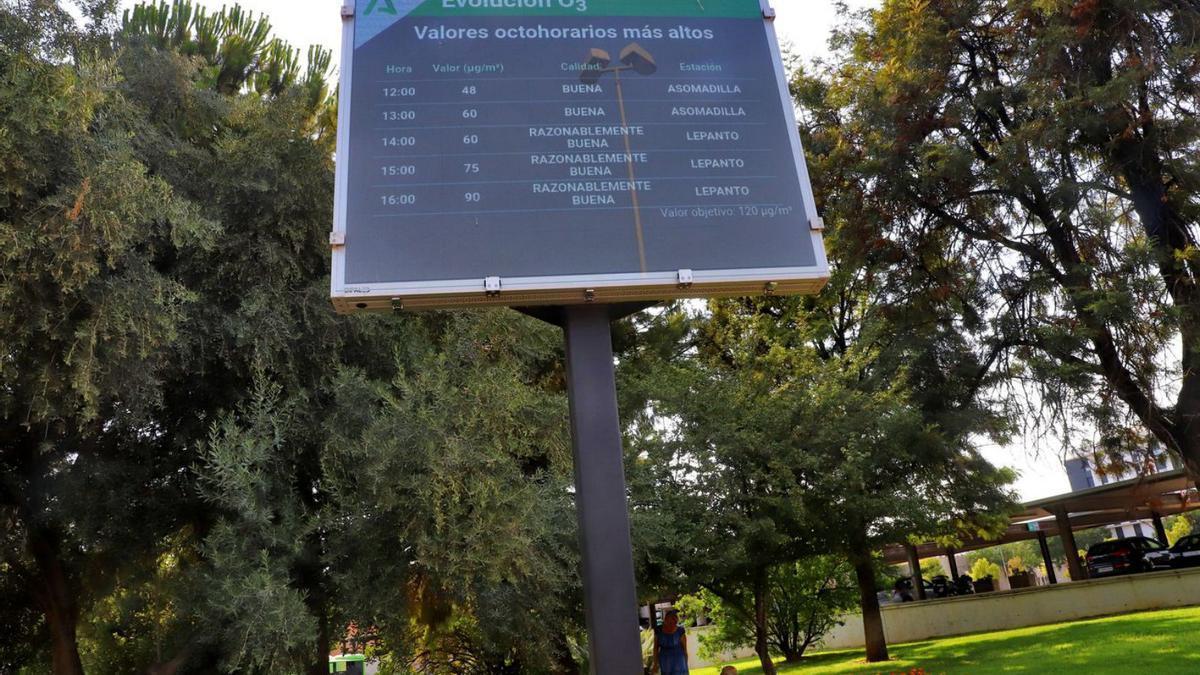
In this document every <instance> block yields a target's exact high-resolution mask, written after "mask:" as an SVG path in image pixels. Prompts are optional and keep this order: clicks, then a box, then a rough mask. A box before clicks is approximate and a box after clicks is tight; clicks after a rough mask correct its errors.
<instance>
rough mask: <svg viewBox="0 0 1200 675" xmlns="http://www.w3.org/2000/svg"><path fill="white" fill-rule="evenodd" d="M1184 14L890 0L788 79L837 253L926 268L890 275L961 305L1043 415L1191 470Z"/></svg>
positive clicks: (1185, 6) (1193, 348)
mask: <svg viewBox="0 0 1200 675" xmlns="http://www.w3.org/2000/svg"><path fill="white" fill-rule="evenodd" d="M1198 26H1200V6H1198V5H1197V4H1196V3H1195V2H1193V1H1192V0H1079V1H1066V0H1061V1H1047V0H1021V1H1017V2H1010V1H1007V0H986V1H983V2H979V1H976V0H970V1H966V0H923V1H920V2H909V1H907V0H889V1H887V2H884V3H883V5H882V7H881V8H880V9H879V10H878V11H875V12H872V13H870V14H867V15H864V16H862V17H861V18H860V20H859V21H858V22H856V23H854V24H852V25H851V26H850V27H848V28H847V29H846V30H845V31H844V32H843V33H842V34H841V35H840V36H839V37H838V39H837V40H836V41H835V46H837V47H838V49H839V51H838V53H837V56H836V58H835V60H834V65H833V66H832V67H831V68H830V69H829V70H828V71H827V73H826V74H825V75H818V76H816V77H812V78H808V79H806V80H805V82H804V83H803V85H802V87H801V90H802V92H803V99H804V101H803V102H804V105H805V107H806V110H807V111H808V112H809V114H810V116H811V117H810V122H809V123H810V124H811V127H812V131H813V135H814V138H816V139H818V145H819V146H820V147H822V148H823V150H822V153H824V154H825V157H826V158H827V159H828V161H829V162H830V165H831V167H834V175H836V176H837V178H838V179H839V180H840V181H841V182H840V185H839V186H838V187H839V189H838V192H839V193H840V196H839V197H838V198H839V199H845V200H851V201H853V202H855V203H858V204H860V206H861V211H862V213H863V217H861V218H858V219H856V220H855V221H854V222H852V223H849V224H848V227H849V228H851V230H852V232H853V234H852V237H853V240H854V241H855V242H857V244H858V246H857V249H858V255H860V256H862V257H863V258H864V259H869V260H874V261H878V262H881V263H883V264H886V265H889V266H890V267H891V268H892V269H897V270H898V269H899V268H909V269H920V270H924V271H928V274H922V275H919V276H917V277H916V278H909V279H908V280H906V281H905V284H904V288H907V289H910V290H916V289H920V288H922V287H924V288H931V289H933V290H935V291H936V292H938V293H939V294H942V295H944V296H945V297H947V298H952V299H954V300H955V301H956V302H959V303H960V304H962V305H963V306H964V307H965V310H966V312H967V315H969V316H971V317H972V320H971V321H969V322H966V323H964V325H963V330H964V331H966V334H967V336H968V339H969V340H970V341H972V342H973V343H976V344H980V345H986V346H988V348H989V349H990V352H991V357H990V359H989V361H988V366H989V368H991V369H998V370H999V371H1001V372H1003V373H1004V375H1005V376H1006V378H1007V381H1008V382H1009V383H1010V384H1009V386H1010V389H1009V390H1008V391H1010V392H1011V393H1012V394H1014V399H1016V400H1022V399H1023V400H1026V401H1029V402H1031V403H1032V405H1030V406H1029V407H1030V408H1032V409H1033V410H1034V411H1038V412H1041V413H1043V415H1042V420H1041V421H1043V422H1045V423H1046V424H1044V425H1042V426H1043V428H1046V427H1047V425H1048V424H1051V423H1053V424H1056V425H1057V426H1058V428H1059V429H1060V431H1062V432H1063V434H1064V435H1065V436H1066V437H1067V438H1068V439H1070V440H1072V441H1074V442H1076V443H1077V444H1080V445H1084V446H1086V449H1089V450H1090V449H1093V448H1100V449H1103V450H1105V451H1109V452H1111V453H1112V454H1113V455H1115V456H1119V455H1121V454H1122V453H1127V454H1128V453H1130V452H1133V453H1144V452H1145V451H1146V446H1147V444H1146V443H1145V438H1144V437H1145V434H1146V433H1149V434H1152V435H1153V436H1155V437H1157V438H1158V439H1159V440H1160V441H1161V442H1162V443H1163V444H1164V445H1165V446H1166V447H1168V448H1169V449H1170V450H1171V451H1172V452H1175V453H1176V454H1178V455H1180V456H1181V457H1182V458H1183V459H1184V461H1185V462H1186V464H1187V466H1188V467H1189V471H1190V472H1191V473H1192V474H1193V475H1200V449H1198V448H1200V443H1198V442H1197V441H1198V439H1200V436H1197V435H1196V433H1197V432H1196V429H1195V427H1194V426H1193V425H1190V424H1189V423H1188V422H1187V420H1189V419H1191V418H1192V417H1194V416H1195V414H1196V411H1197V406H1200V397H1198V396H1197V395H1196V393H1195V392H1196V391H1197V384H1198V382H1200V381H1197V380H1196V377H1197V375H1196V374H1197V372H1200V371H1198V370H1197V369H1196V368H1195V367H1194V364H1195V360H1196V358H1197V354H1200V351H1198V348H1200V342H1198V341H1197V337H1198V335H1197V332H1196V330H1197V326H1200V322H1198V320H1197V317H1198V316H1200V303H1198V301H1197V298H1198V296H1197V294H1196V288H1197V282H1196V269H1195V262H1196V258H1195V255H1194V253H1195V250H1196V244H1195V241H1196V239H1195V237H1196V225H1197V219H1198V218H1200V200H1198V199H1197V196H1196V195H1197V187H1198V181H1200V172H1198V169H1200V165H1198V164H1197V157H1198V156H1200V155H1198V153H1197V148H1198V140H1200V126H1198V125H1197V122H1196V119H1197V115H1196V113H1197V104H1198V103H1200V99H1198V96H1200V82H1198V79H1197V77H1196V72H1197V71H1196V69H1197V64H1200V41H1198V38H1197V35H1198V34H1200V33H1198V31H1197V27H1198ZM817 173H820V172H819V171H818V172H817ZM947 261H953V262H952V263H949V264H948V263H947ZM900 276H903V275H900ZM910 277H911V275H910ZM1081 439H1082V440H1081Z"/></svg>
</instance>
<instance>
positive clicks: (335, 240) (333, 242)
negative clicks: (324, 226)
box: [329, 232, 346, 248]
mask: <svg viewBox="0 0 1200 675" xmlns="http://www.w3.org/2000/svg"><path fill="white" fill-rule="evenodd" d="M345 245H346V233H345V232H330V233H329V247H330V248H341V247H343V246H345Z"/></svg>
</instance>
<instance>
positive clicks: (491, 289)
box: [483, 277, 501, 298]
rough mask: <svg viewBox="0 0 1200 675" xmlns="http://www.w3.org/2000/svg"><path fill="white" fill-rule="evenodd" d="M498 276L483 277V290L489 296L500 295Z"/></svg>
mask: <svg viewBox="0 0 1200 675" xmlns="http://www.w3.org/2000/svg"><path fill="white" fill-rule="evenodd" d="M500 286H501V282H500V277H484V279H483V292H484V293H487V296H488V297H489V298H494V297H496V296H497V295H500Z"/></svg>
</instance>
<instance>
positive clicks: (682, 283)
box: [675, 270, 696, 288]
mask: <svg viewBox="0 0 1200 675" xmlns="http://www.w3.org/2000/svg"><path fill="white" fill-rule="evenodd" d="M675 279H676V281H677V282H678V283H679V287H680V288H691V287H692V284H693V283H695V281H696V275H695V274H692V271H691V270H679V271H678V272H676V273H675Z"/></svg>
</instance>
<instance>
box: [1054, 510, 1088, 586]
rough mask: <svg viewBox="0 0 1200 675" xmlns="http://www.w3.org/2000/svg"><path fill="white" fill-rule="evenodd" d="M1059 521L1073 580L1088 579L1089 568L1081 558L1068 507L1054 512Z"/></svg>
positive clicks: (1059, 533)
mask: <svg viewBox="0 0 1200 675" xmlns="http://www.w3.org/2000/svg"><path fill="white" fill-rule="evenodd" d="M1054 518H1055V520H1056V521H1057V522H1058V536H1059V538H1060V539H1062V543H1063V553H1065V554H1066V556H1067V570H1068V571H1069V572H1070V573H1071V581H1083V580H1084V579H1087V570H1085V569H1084V567H1083V561H1081V560H1080V559H1079V547H1078V546H1077V545H1076V544H1075V532H1074V531H1073V530H1071V514H1069V513H1067V511H1066V509H1058V510H1057V511H1055V513H1054Z"/></svg>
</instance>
